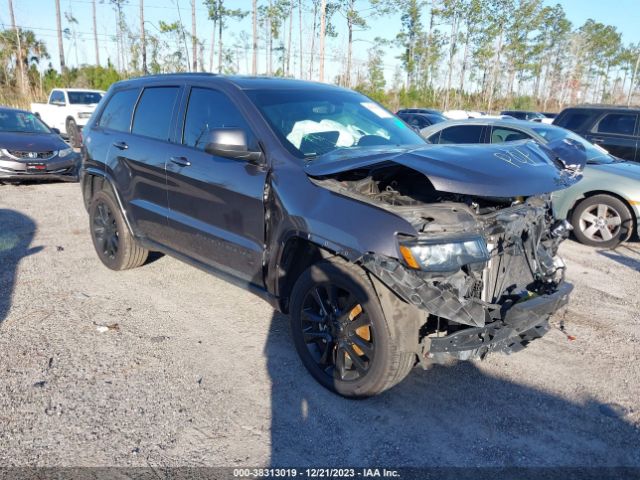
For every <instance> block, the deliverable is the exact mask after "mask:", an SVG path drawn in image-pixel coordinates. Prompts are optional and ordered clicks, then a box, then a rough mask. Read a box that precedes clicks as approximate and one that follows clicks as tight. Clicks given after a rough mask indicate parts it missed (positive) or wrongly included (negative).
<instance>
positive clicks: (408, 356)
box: [290, 258, 415, 398]
mask: <svg viewBox="0 0 640 480" xmlns="http://www.w3.org/2000/svg"><path fill="white" fill-rule="evenodd" d="M331 291H333V294H332V293H331ZM323 292H324V293H323ZM318 296H319V299H318ZM332 296H333V297H334V299H336V301H335V302H331V297H332ZM331 304H333V305H334V306H337V308H336V309H335V311H334V312H333V314H332V313H330V311H331V310H332V308H331V307H330V305H331ZM353 305H356V306H355V307H353V308H352V306H353ZM316 310H317V311H316ZM323 311H324V313H325V314H326V315H324V314H323ZM354 312H357V313H355V315H354ZM330 317H331V318H330ZM290 318H291V333H292V336H293V341H294V344H295V347H296V350H297V352H298V355H299V356H300V359H301V360H302V363H303V364H304V366H305V367H306V368H307V370H308V371H309V373H311V375H312V376H313V377H314V378H315V379H316V380H317V381H318V382H319V383H320V384H321V385H323V386H324V387H326V388H328V389H329V390H331V391H333V392H336V393H338V394H340V395H342V396H344V397H349V398H365V397H370V396H373V395H377V394H379V393H381V392H383V391H385V390H388V389H389V388H391V387H393V386H394V385H396V384H397V383H399V382H400V381H402V380H403V379H404V378H405V377H406V376H407V375H408V373H409V372H410V370H411V369H412V367H413V366H414V364H415V354H414V353H410V352H409V353H408V352H401V351H400V350H399V348H398V346H397V339H396V338H394V336H393V334H392V329H391V328H390V326H389V323H388V320H387V319H386V318H385V315H384V312H383V310H382V307H381V305H380V301H379V300H378V296H377V294H376V291H375V290H374V288H373V285H372V284H371V282H370V280H369V278H368V277H367V274H366V272H365V271H364V270H363V269H362V268H360V267H358V266H357V265H354V264H352V263H349V262H347V261H345V260H342V259H339V258H336V259H332V260H323V261H321V262H318V263H316V264H314V265H312V266H311V267H309V268H308V269H306V270H305V271H304V272H303V273H302V274H301V275H300V277H299V278H298V280H297V281H296V284H295V285H294V287H293V290H292V292H291V302H290ZM362 329H365V330H364V333H363V332H362ZM358 332H360V333H358ZM366 337H368V339H367V338H366ZM340 358H341V359H342V361H340V360H339V359H340ZM354 358H355V361H354ZM338 364H341V366H342V368H340V366H339V365H338Z"/></svg>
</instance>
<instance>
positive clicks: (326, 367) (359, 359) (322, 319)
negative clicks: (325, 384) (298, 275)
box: [300, 283, 376, 381]
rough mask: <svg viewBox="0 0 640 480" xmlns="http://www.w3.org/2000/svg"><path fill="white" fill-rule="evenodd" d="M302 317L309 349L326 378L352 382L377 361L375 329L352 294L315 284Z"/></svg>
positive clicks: (303, 330)
mask: <svg viewBox="0 0 640 480" xmlns="http://www.w3.org/2000/svg"><path fill="white" fill-rule="evenodd" d="M300 318H301V322H302V325H301V327H302V334H303V338H304V342H305V344H306V347H307V349H308V350H309V353H310V354H311V356H312V357H313V359H314V360H315V362H316V365H317V366H318V367H319V368H320V370H322V371H323V372H324V373H325V374H326V375H327V376H329V377H331V378H333V379H336V380H340V381H353V380H359V379H361V378H362V377H364V376H365V375H366V374H367V372H368V371H369V368H370V366H371V364H372V362H373V361H374V359H375V351H376V348H375V338H374V335H373V326H372V324H371V320H370V319H369V316H368V314H367V312H365V311H364V310H363V308H362V306H361V303H360V301H359V300H358V299H357V298H356V297H355V295H354V294H353V293H352V292H349V291H348V290H347V289H345V288H342V287H338V286H337V285H334V284H329V283H323V284H317V285H314V286H313V287H312V288H311V289H310V290H309V291H308V292H307V294H306V296H305V299H304V302H303V308H302V312H301V316H300Z"/></svg>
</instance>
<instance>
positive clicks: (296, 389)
mask: <svg viewBox="0 0 640 480" xmlns="http://www.w3.org/2000/svg"><path fill="white" fill-rule="evenodd" d="M288 331H289V326H288V318H287V317H285V316H284V315H282V314H280V313H274V315H273V318H272V323H271V327H270V331H269V336H268V339H267V343H266V350H265V354H266V356H267V366H268V372H269V375H270V377H271V383H272V389H271V405H272V420H271V457H270V460H271V462H270V463H271V466H273V467H286V466H288V467H292V466H296V467H307V466H315V467H345V466H359V467H364V466H372V465H374V466H378V467H385V466H386V467H401V466H406V467H421V466H422V467H446V466H457V467H474V466H491V467H514V466H536V467H543V466H554V467H560V466H571V467H596V466H597V467H603V466H607V467H617V466H626V467H629V466H632V467H638V466H640V449H638V448H637V446H638V445H639V444H640V429H638V428H637V427H635V426H634V425H633V424H631V423H630V422H628V421H626V420H625V418H624V416H625V415H626V414H627V413H628V412H626V411H624V409H623V408H622V407H620V406H618V405H615V404H614V405H608V404H602V403H600V402H598V401H596V400H594V399H587V400H585V401H584V402H583V403H573V402H570V401H567V400H565V399H562V398H560V397H557V396H555V395H552V394H550V393H547V392H544V391H541V390H536V389H534V388H531V387H528V386H526V385H523V384H520V383H514V382H511V381H508V380H505V379H502V378H497V377H494V376H490V375H487V374H486V373H484V372H483V371H482V370H480V369H479V368H478V367H477V366H476V364H475V363H473V362H461V363H458V364H456V365H453V366H446V367H445V366H434V367H433V368H432V369H431V370H428V371H423V370H420V369H414V371H413V372H412V373H411V374H410V375H409V377H408V378H407V379H406V380H405V381H404V382H402V383H401V384H400V385H397V386H396V387H395V388H393V389H391V390H390V391H388V392H385V393H383V394H381V395H379V396H378V397H375V398H371V399H367V400H360V401H358V400H347V399H344V398H341V397H339V396H337V395H335V394H332V393H330V392H329V391H327V390H325V389H324V388H322V387H321V386H320V385H319V384H317V383H316V382H315V381H314V380H313V379H312V377H311V376H310V375H309V374H308V373H307V372H306V370H305V369H304V367H303V366H302V363H301V362H300V361H299V360H298V357H297V355H296V353H295V349H294V346H293V343H292V341H291V340H290V336H289V335H287V333H288ZM507 361H508V360H507ZM542 374H544V373H542ZM523 382H524V379H523ZM545 478H546V477H545ZM554 478H555V477H554Z"/></svg>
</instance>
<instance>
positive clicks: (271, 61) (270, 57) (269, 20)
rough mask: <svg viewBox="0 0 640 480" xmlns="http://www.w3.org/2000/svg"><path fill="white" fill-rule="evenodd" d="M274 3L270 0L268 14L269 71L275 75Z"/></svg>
mask: <svg viewBox="0 0 640 480" xmlns="http://www.w3.org/2000/svg"><path fill="white" fill-rule="evenodd" d="M272 9H273V5H272V2H271V0H269V13H268V14H267V39H268V42H269V66H268V71H267V73H268V74H269V75H273V32H272V31H271V13H272Z"/></svg>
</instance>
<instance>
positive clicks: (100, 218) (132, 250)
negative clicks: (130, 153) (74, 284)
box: [89, 190, 149, 270]
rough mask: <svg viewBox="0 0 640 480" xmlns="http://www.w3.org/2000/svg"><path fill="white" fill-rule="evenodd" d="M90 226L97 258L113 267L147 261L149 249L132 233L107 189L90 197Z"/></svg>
mask: <svg viewBox="0 0 640 480" xmlns="http://www.w3.org/2000/svg"><path fill="white" fill-rule="evenodd" d="M89 229H90V231H91V239H92V240H93V246H94V247H95V249H96V253H97V254H98V258H100V260H101V261H102V263H104V264H105V266H106V267H108V268H110V269H111V270H128V269H130V268H135V267H139V266H140V265H142V264H143V263H144V262H145V261H146V260H147V256H148V255H149V251H148V250H147V249H145V248H142V247H141V246H140V245H138V243H137V242H136V240H135V238H133V236H132V235H131V234H130V233H129V229H128V228H127V225H126V224H125V221H124V218H123V217H122V213H121V212H120V208H119V207H118V203H117V202H116V201H115V199H114V198H113V196H112V195H111V194H110V193H108V192H106V191H104V190H101V191H99V192H97V193H96V194H95V195H94V196H93V198H92V199H91V204H90V206H89Z"/></svg>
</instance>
